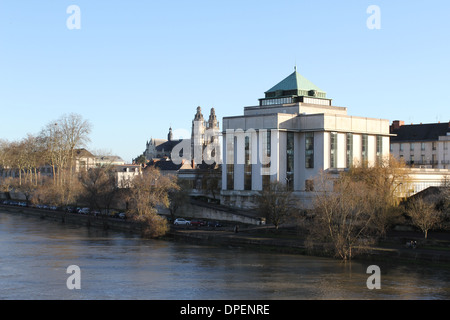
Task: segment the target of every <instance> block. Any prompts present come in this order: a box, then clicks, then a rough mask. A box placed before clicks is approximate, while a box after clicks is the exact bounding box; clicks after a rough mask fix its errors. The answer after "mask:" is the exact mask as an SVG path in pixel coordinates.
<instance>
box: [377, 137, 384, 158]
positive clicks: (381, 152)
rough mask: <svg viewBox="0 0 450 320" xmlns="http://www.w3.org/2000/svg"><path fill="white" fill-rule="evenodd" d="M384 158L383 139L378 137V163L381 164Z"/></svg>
mask: <svg viewBox="0 0 450 320" xmlns="http://www.w3.org/2000/svg"><path fill="white" fill-rule="evenodd" d="M382 157H383V137H382V136H377V161H378V162H381V160H382Z"/></svg>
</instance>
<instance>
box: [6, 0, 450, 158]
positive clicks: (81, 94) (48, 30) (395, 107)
mask: <svg viewBox="0 0 450 320" xmlns="http://www.w3.org/2000/svg"><path fill="white" fill-rule="evenodd" d="M70 5H77V6H78V7H79V8H80V10H81V29H79V30H70V29H68V28H67V26H66V20H67V19H68V18H69V16H70V14H68V13H66V10H67V8H68V7H69V6H70ZM370 5H377V6H378V7H379V8H380V10H381V16H380V17H381V29H380V30H371V29H369V28H367V25H366V21H367V19H368V18H369V17H370V14H368V13H367V12H366V10H367V8H368V7H369V6H370ZM449 49H450V2H449V1H445V0H442V1H437V0H430V1H427V2H425V1H403V0H396V1H378V0H371V1H364V0H347V1H331V0H328V1H323V0H322V1H321V0H319V1H302V0H289V1H288V0H281V1H265V0H259V1H253V0H241V1H234V0H228V1H213V0H210V1H196V0H191V1H181V0H173V1H150V0H145V1H144V0H140V1H139V0H127V1H124V0H121V1H117V0H116V1H114V0H111V1H103V0H89V1H85V0H71V1H65V0H40V1H34V0H28V1H25V0H0V110H1V119H2V120H1V124H0V138H2V139H8V140H16V139H21V138H23V137H25V136H26V134H27V133H38V132H39V131H40V129H41V128H42V127H44V126H45V125H46V124H47V123H49V122H50V121H52V120H54V119H57V118H59V117H60V116H61V115H63V114H67V113H71V112H76V113H79V114H80V115H82V116H83V118H85V119H87V120H89V121H90V122H91V123H92V125H93V131H92V134H91V143H90V145H89V146H88V147H89V148H90V149H92V150H103V151H105V152H109V153H113V154H117V155H119V156H121V157H122V158H123V159H124V160H126V161H128V162H129V161H131V159H132V158H134V157H136V156H138V155H139V154H141V153H142V152H143V151H144V148H145V143H146V141H147V140H149V139H150V138H151V137H153V138H165V137H166V136H167V133H168V128H169V126H172V128H174V129H184V130H190V126H191V121H192V119H193V117H194V114H195V111H196V108H197V106H201V107H202V110H203V113H204V115H205V116H208V115H209V110H210V108H211V107H214V108H215V109H216V114H217V116H218V117H219V118H220V120H221V119H222V117H225V116H234V115H241V114H242V113H243V107H244V106H250V105H256V104H257V102H258V100H257V99H258V98H261V97H263V95H264V91H266V90H267V89H269V88H271V87H272V86H273V85H275V84H276V83H278V82H279V81H281V80H282V79H284V78H285V77H286V76H288V75H289V74H290V73H292V72H293V70H294V65H295V64H296V65H297V70H298V71H299V72H300V73H301V74H302V75H303V76H305V77H306V78H308V79H309V80H311V81H312V82H313V83H315V84H316V85H317V86H318V87H320V88H321V89H323V90H325V91H326V92H327V95H328V97H329V98H332V99H333V101H334V104H335V105H337V106H345V107H348V113H349V114H350V115H354V116H363V117H374V118H383V119H388V120H390V121H392V120H404V121H405V122H406V123H420V122H423V123H430V122H437V121H441V122H446V121H450V111H449V110H450V99H449V98H450V90H449V85H450V81H449V75H450V62H449V60H448V58H449V56H450V55H449V51H450V50H449Z"/></svg>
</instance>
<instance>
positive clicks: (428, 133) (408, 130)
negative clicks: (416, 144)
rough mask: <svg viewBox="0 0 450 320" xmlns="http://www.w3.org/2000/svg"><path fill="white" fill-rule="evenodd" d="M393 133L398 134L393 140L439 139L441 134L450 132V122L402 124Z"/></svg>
mask: <svg viewBox="0 0 450 320" xmlns="http://www.w3.org/2000/svg"><path fill="white" fill-rule="evenodd" d="M391 133H393V134H396V135H397V136H396V137H391V142H399V141H437V140H439V137H440V136H446V135H447V133H450V124H449V123H448V122H445V123H428V124H412V125H402V126H400V127H399V128H398V129H396V130H393V131H392V132H391Z"/></svg>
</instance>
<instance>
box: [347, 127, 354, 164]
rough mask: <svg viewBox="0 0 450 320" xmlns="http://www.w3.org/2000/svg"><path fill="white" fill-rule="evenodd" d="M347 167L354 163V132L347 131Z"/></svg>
mask: <svg viewBox="0 0 450 320" xmlns="http://www.w3.org/2000/svg"><path fill="white" fill-rule="evenodd" d="M346 164H347V168H350V167H351V166H352V165H353V133H347V163H346Z"/></svg>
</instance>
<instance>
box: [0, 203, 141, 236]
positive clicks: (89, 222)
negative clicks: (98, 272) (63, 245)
mask: <svg viewBox="0 0 450 320" xmlns="http://www.w3.org/2000/svg"><path fill="white" fill-rule="evenodd" d="M0 209H1V210H2V211H6V212H10V213H17V214H23V215H28V216H34V217H38V218H40V219H43V220H49V221H55V222H60V223H68V224H74V225H79V226H84V227H92V228H101V229H104V230H115V231H123V232H130V233H137V234H139V233H141V232H142V225H141V224H139V223H137V222H132V221H126V220H122V219H113V218H106V217H103V216H98V217H95V216H92V215H83V214H75V213H67V212H63V211H53V210H46V209H38V208H30V207H16V206H7V205H0Z"/></svg>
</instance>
